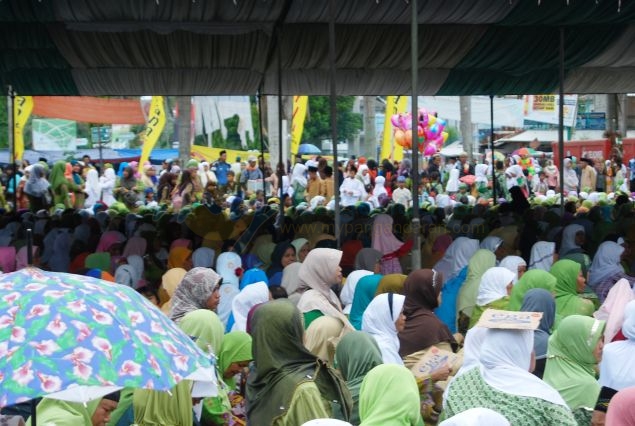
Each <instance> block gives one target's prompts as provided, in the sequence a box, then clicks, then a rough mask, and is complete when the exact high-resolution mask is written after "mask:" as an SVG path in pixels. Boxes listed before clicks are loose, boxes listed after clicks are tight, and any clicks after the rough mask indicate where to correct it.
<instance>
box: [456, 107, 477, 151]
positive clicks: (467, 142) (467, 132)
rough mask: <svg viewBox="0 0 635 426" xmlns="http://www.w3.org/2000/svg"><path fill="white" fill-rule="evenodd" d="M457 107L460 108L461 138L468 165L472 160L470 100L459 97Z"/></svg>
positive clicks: (472, 142) (472, 140)
mask: <svg viewBox="0 0 635 426" xmlns="http://www.w3.org/2000/svg"><path fill="white" fill-rule="evenodd" d="M459 105H460V108H461V138H462V139H463V150H464V151H465V152H467V158H468V159H469V161H470V163H471V162H472V160H473V158H472V156H473V154H472V153H473V151H474V137H473V135H472V98H471V97H469V96H460V97H459Z"/></svg>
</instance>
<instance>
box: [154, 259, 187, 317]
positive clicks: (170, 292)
mask: <svg viewBox="0 0 635 426" xmlns="http://www.w3.org/2000/svg"><path fill="white" fill-rule="evenodd" d="M185 274H187V271H186V270H185V269H183V268H172V269H168V270H167V272H166V273H165V274H163V277H162V278H161V288H162V290H163V291H164V292H165V295H166V296H167V297H163V298H162V297H161V294H160V293H159V301H160V302H161V303H162V305H161V312H163V313H164V314H166V315H170V310H171V309H172V302H171V299H172V296H174V292H175V291H176V288H177V287H178V286H179V284H181V281H182V280H183V277H184V276H185ZM161 299H163V300H161Z"/></svg>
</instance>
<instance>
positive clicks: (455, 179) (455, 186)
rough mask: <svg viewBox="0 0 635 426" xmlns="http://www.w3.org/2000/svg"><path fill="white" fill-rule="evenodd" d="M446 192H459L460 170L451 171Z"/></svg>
mask: <svg viewBox="0 0 635 426" xmlns="http://www.w3.org/2000/svg"><path fill="white" fill-rule="evenodd" d="M445 190H446V192H457V191H458V190H459V169H452V170H450V177H449V178H448V183H447V185H446V186H445Z"/></svg>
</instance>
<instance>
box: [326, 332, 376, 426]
mask: <svg viewBox="0 0 635 426" xmlns="http://www.w3.org/2000/svg"><path fill="white" fill-rule="evenodd" d="M382 363H383V361H382V358H381V351H380V350H379V346H377V342H376V341H375V339H373V338H372V337H371V336H370V335H368V333H364V332H362V331H353V332H350V333H348V334H347V335H346V336H344V337H343V338H342V340H340V342H339V343H338V344H337V348H336V349H335V364H336V366H337V368H338V370H339V371H340V372H341V373H342V377H344V380H346V387H348V390H349V391H350V393H351V397H352V400H353V409H352V413H351V418H350V420H349V421H350V422H351V424H353V425H358V424H359V423H360V418H359V391H360V387H361V386H362V381H363V380H364V377H366V374H367V373H368V372H369V371H370V370H372V369H373V368H375V367H376V366H378V365H380V364H382Z"/></svg>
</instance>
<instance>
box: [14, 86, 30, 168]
mask: <svg viewBox="0 0 635 426" xmlns="http://www.w3.org/2000/svg"><path fill="white" fill-rule="evenodd" d="M32 111H33V97H32V96H16V97H15V98H14V100H13V147H14V148H13V150H14V152H15V160H22V156H23V155H24V126H26V122H27V121H28V119H29V117H30V116H31V112H32Z"/></svg>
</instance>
